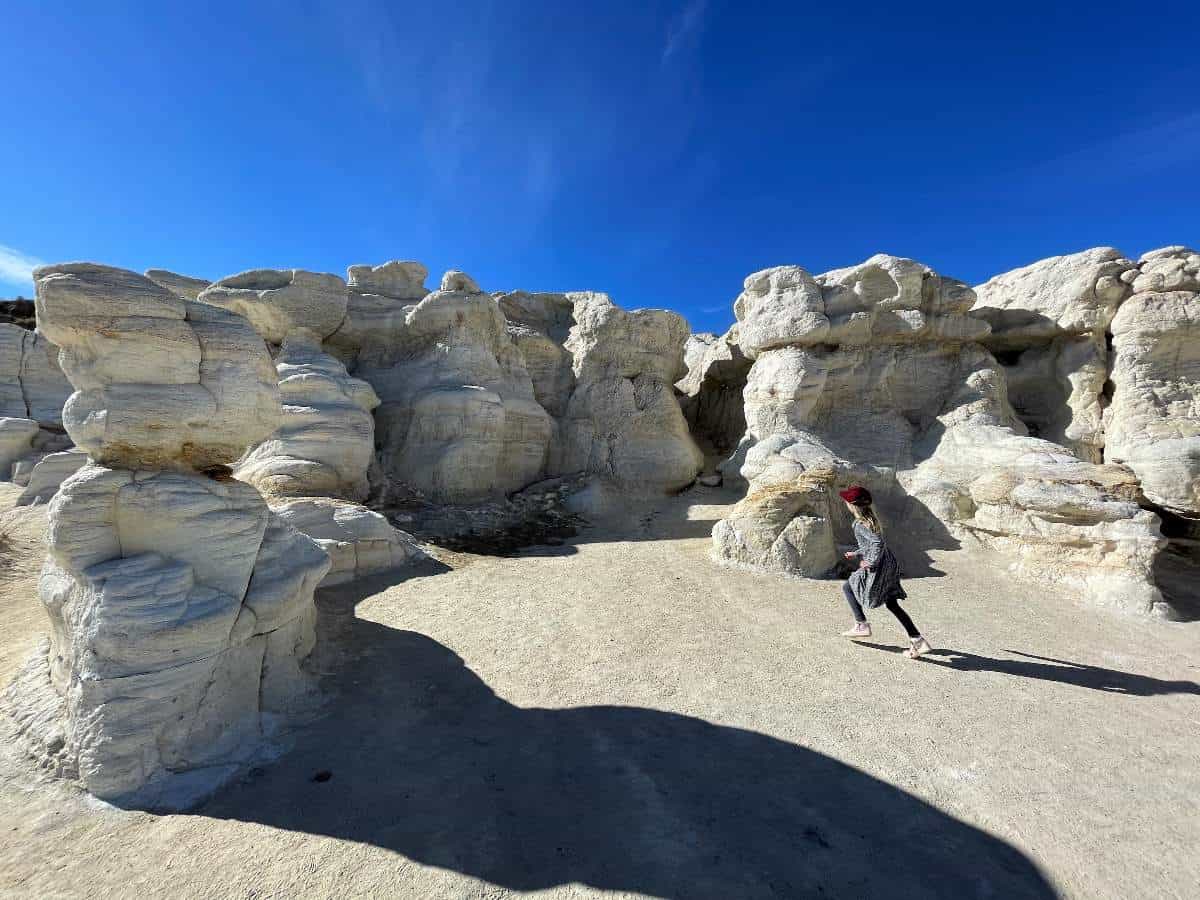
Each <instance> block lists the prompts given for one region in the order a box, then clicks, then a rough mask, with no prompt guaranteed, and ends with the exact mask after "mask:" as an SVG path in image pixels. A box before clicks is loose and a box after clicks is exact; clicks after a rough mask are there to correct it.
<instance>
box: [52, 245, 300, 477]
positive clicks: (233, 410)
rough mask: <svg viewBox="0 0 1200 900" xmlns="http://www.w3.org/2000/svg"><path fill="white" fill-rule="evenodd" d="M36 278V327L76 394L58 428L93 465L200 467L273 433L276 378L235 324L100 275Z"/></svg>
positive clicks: (80, 266) (135, 278) (114, 273)
mask: <svg viewBox="0 0 1200 900" xmlns="http://www.w3.org/2000/svg"><path fill="white" fill-rule="evenodd" d="M39 271H40V274H39V275H38V277H37V279H36V283H37V287H38V297H37V305H38V321H39V322H40V323H41V326H42V329H43V330H44V331H45V333H46V336H47V337H48V338H49V339H50V340H52V341H54V342H55V343H56V344H58V345H59V347H60V348H61V351H60V354H59V362H60V363H61V365H62V368H63V372H64V373H65V374H66V376H67V378H68V379H70V381H71V383H72V384H73V385H74V386H75V389H76V390H75V393H74V394H72V395H71V398H70V399H69V400H68V401H67V403H66V405H65V407H64V409H63V424H64V425H65V426H66V429H67V431H68V432H69V433H70V434H71V437H72V438H73V439H74V441H75V444H76V446H78V447H79V448H80V449H82V450H84V451H85V452H87V453H88V455H89V456H90V457H91V458H92V459H93V460H95V461H96V462H98V463H101V464H104V465H109V466H113V467H119V468H127V469H135V470H136V469H159V468H178V469H201V468H204V467H206V466H209V465H214V464H222V463H227V462H229V461H231V460H232V459H236V458H237V457H238V456H239V455H240V454H241V452H242V450H243V449H244V448H245V447H246V445H247V444H249V443H254V442H257V441H259V440H261V439H262V438H263V437H265V436H266V435H267V434H270V432H271V431H273V430H274V427H275V425H276V424H277V423H278V421H279V389H278V386H277V385H276V383H275V372H274V370H273V369H272V368H271V364H270V357H269V356H268V355H267V354H266V352H265V350H264V349H263V346H262V341H261V340H260V339H259V338H258V337H257V335H255V334H254V332H253V331H252V330H251V329H249V328H248V327H247V326H246V323H245V320H244V319H242V318H241V317H240V316H237V315H234V314H232V313H229V312H226V311H225V310H221V309H217V308H215V307H212V306H209V305H207V304H203V303H194V302H191V301H186V300H181V299H179V298H178V297H176V296H174V295H173V294H170V293H169V292H167V291H166V290H165V289H163V288H161V287H159V286H158V285H156V284H155V283H154V282H152V281H150V280H149V279H147V278H144V277H142V276H141V275H137V274H135V273H133V272H126V271H123V270H120V269H113V268H109V267H107V266H100V265H95V264H92V263H70V264H64V265H61V266H56V267H46V268H44V269H41V270H39Z"/></svg>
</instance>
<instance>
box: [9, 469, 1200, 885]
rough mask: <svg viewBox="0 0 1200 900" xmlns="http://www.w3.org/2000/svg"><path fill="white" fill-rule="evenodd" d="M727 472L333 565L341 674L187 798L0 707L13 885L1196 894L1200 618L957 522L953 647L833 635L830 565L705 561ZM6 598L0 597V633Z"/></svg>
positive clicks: (915, 605)
mask: <svg viewBox="0 0 1200 900" xmlns="http://www.w3.org/2000/svg"><path fill="white" fill-rule="evenodd" d="M730 499H731V498H729V497H727V496H725V495H722V494H721V493H720V492H718V491H715V490H705V489H698V490H696V491H693V492H691V493H690V494H688V495H685V496H684V497H681V498H676V499H674V500H670V501H664V502H663V503H661V504H658V505H657V506H656V507H647V508H644V509H641V508H638V509H632V508H631V509H630V510H629V513H628V516H627V518H626V522H629V523H634V524H633V525H631V526H627V528H626V533H625V534H624V535H620V534H616V533H614V532H612V531H606V530H605V529H600V528H597V529H592V530H589V531H587V532H585V533H584V534H582V535H581V536H580V538H579V539H578V540H575V541H573V542H571V543H570V544H568V545H567V546H565V547H554V548H545V549H544V552H543V553H538V552H536V551H534V552H530V553H528V554H526V555H525V556H523V557H521V558H518V559H498V558H487V557H471V556H466V555H462V554H459V555H456V556H455V557H454V558H453V559H451V560H448V562H450V564H451V565H453V566H455V568H454V569H453V571H447V572H442V573H441V574H433V573H432V572H430V571H425V572H421V573H415V574H412V575H411V576H410V577H408V578H407V579H406V580H403V581H401V582H400V583H395V584H391V585H388V584H387V583H386V582H375V583H372V584H367V585H355V586H351V588H349V589H346V590H342V591H339V592H325V593H324V594H323V595H322V596H321V597H320V600H319V602H320V606H321V612H322V621H321V629H322V636H323V641H322V646H321V648H320V649H319V651H318V654H317V656H316V658H315V659H314V668H316V669H317V670H318V671H321V672H325V673H328V674H326V675H325V685H326V687H327V689H328V690H329V691H330V693H331V695H333V696H335V697H336V698H337V699H336V701H334V702H332V703H331V704H330V706H329V710H328V714H327V715H326V716H325V717H324V718H322V719H320V720H319V721H317V722H314V723H312V724H311V725H309V726H308V727H306V728H304V729H301V730H300V731H299V733H298V734H297V735H296V737H295V741H294V747H293V749H292V750H291V751H290V752H289V753H287V754H286V755H285V756H283V757H282V758H281V759H280V760H279V761H278V762H277V763H276V764H274V765H272V766H269V767H265V768H264V769H262V770H259V771H256V772H254V773H252V774H251V775H250V776H248V777H247V778H246V779H245V780H244V782H243V783H240V784H238V785H234V786H232V787H230V788H229V789H227V790H225V791H224V792H223V793H221V794H220V795H218V796H217V797H215V798H213V800H212V801H210V802H209V803H208V804H207V805H206V806H205V807H203V808H202V809H200V810H198V811H196V812H195V813H192V814H189V815H173V816H154V815H149V814H145V813H139V812H126V811H121V810H116V809H112V808H110V807H106V806H104V805H102V804H99V803H97V802H96V801H93V800H89V799H87V798H86V797H83V796H81V795H80V794H78V792H75V791H73V790H71V789H70V788H68V787H66V786H64V785H61V784H48V783H45V782H39V781H38V779H37V778H36V776H35V775H34V774H32V773H31V772H30V771H29V769H28V768H27V767H26V765H25V764H24V763H23V762H22V761H21V760H20V759H19V757H18V755H17V754H16V752H15V751H14V748H13V746H12V744H11V741H5V742H4V743H3V745H0V834H3V835H4V840H3V841H2V842H0V892H2V893H5V894H6V895H12V896H36V897H55V896H88V897H106V896H111V897H128V896H139V897H160V896H163V897H165V896H188V897H256V898H264V897H296V896H317V897H360V896H366V897H419V898H435V897H500V896H507V895H509V894H511V893H519V892H523V891H533V890H541V891H545V894H544V895H545V896H552V897H582V896H597V895H599V894H600V893H601V892H602V891H606V892H613V893H609V894H606V896H613V895H616V896H639V895H649V896H664V897H679V898H685V897H686V898H691V897H711V898H717V897H721V898H737V897H770V896H779V897H803V896H827V897H851V896H853V897H910V896H911V897H935V896H954V897H996V898H1013V897H1046V896H1053V895H1054V894H1055V893H1057V894H1060V895H1065V896H1072V897H1080V898H1083V897H1087V898H1095V897H1111V898H1135V897H1155V898H1159V897H1178V898H1185V897H1188V898H1190V897H1194V896H1195V890H1196V885H1197V884H1198V883H1200V858H1198V857H1197V855H1196V853H1195V847H1196V846H1197V845H1198V844H1200V746H1198V743H1197V741H1196V734H1197V733H1200V686H1198V684H1197V682H1200V624H1198V623H1192V624H1185V625H1179V624H1163V623H1156V622H1145V621H1139V620H1130V619H1126V618H1122V617H1118V616H1116V615H1114V614H1110V613H1106V612H1103V611H1096V610H1091V609H1084V608H1079V607H1077V606H1076V605H1074V604H1073V603H1071V602H1070V601H1067V600H1063V599H1059V598H1056V597H1055V596H1052V595H1047V593H1046V592H1045V591H1042V590H1040V589H1039V588H1037V587H1036V586H1030V585H1027V584H1016V583H1012V582H1011V581H1010V580H1009V578H1008V577H1007V576H1006V575H1005V573H1003V572H1002V571H997V570H995V569H992V568H988V567H987V566H985V565H981V564H980V563H979V562H978V561H977V560H972V559H969V558H968V557H967V556H966V555H965V554H961V553H960V554H947V553H942V554H935V561H936V563H937V565H938V566H939V567H940V568H941V569H942V570H943V571H944V572H945V573H946V575H945V577H940V578H933V577H931V578H921V579H917V580H914V581H911V582H909V584H908V587H909V592H910V594H911V595H912V598H913V599H912V601H911V603H910V604H908V606H909V609H910V612H911V613H912V615H913V617H914V619H915V620H916V621H917V623H918V625H921V626H922V627H923V628H924V629H925V630H926V632H927V634H929V636H930V637H931V639H932V642H933V644H934V645H935V646H936V647H940V648H949V649H947V650H944V652H941V653H939V654H938V656H937V657H935V658H931V659H929V660H928V661H922V662H911V661H908V660H905V659H903V658H902V657H901V656H900V655H899V653H898V652H896V651H897V650H898V649H899V648H900V647H901V644H902V641H901V638H902V634H901V632H900V630H899V628H898V626H896V624H895V623H894V622H892V621H889V620H888V617H887V614H886V613H884V614H883V615H882V616H874V617H873V624H874V625H875V630H876V638H875V639H874V640H872V641H871V642H869V643H865V644H861V645H857V646H856V645H854V644H851V643H849V642H847V641H845V640H844V639H841V638H839V637H837V636H836V634H837V632H838V631H839V630H840V629H841V628H843V627H845V626H846V624H847V618H848V617H847V614H846V613H845V611H844V610H843V609H842V606H841V603H842V601H841V600H840V597H839V593H838V590H837V585H836V584H835V583H831V582H811V581H807V582H796V581H789V580H785V579H781V578H776V577H769V576H762V575H751V574H746V573H741V572H735V571H730V570H726V569H720V568H717V567H715V566H714V565H713V564H712V563H711V562H710V561H709V559H708V546H709V541H708V533H709V531H710V529H711V525H712V521H713V520H715V519H716V518H717V517H718V516H719V515H720V513H721V510H722V509H723V506H722V505H721V504H723V503H725V502H727V501H728V500H730ZM0 552H2V551H0ZM11 583H12V582H6V584H11ZM21 607H33V608H35V609H36V596H35V595H32V594H30V593H29V592H28V590H27V589H23V590H21V591H18V592H17V595H16V596H14V594H13V592H12V591H9V593H7V594H6V595H5V596H3V598H0V617H2V618H0V622H3V623H4V625H5V631H4V633H3V636H2V638H0V664H3V665H6V666H7V665H8V663H7V660H8V659H10V658H16V654H13V653H12V652H11V651H10V649H9V648H10V647H11V646H20V647H27V646H28V645H29V643H30V641H32V640H34V639H35V636H36V633H37V630H36V627H35V626H34V625H33V624H31V623H36V622H38V621H40V620H38V619H37V618H36V617H33V616H30V615H28V614H27V613H21V612H17V610H18V608H21ZM38 613H39V614H40V610H39V611H38ZM13 623H16V624H13ZM21 623H26V624H24V625H22V624H21ZM22 652H24V651H22ZM3 654H7V655H3Z"/></svg>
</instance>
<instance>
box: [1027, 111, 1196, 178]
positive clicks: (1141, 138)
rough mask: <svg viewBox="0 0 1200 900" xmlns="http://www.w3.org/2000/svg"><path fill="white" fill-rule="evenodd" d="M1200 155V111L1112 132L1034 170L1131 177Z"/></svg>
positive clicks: (1052, 173) (1078, 175) (1184, 164)
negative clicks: (1132, 128)
mask: <svg viewBox="0 0 1200 900" xmlns="http://www.w3.org/2000/svg"><path fill="white" fill-rule="evenodd" d="M1197 159H1200V111H1191V112H1188V113H1185V114H1183V115H1180V116H1176V117H1175V118H1172V119H1169V120H1166V121H1160V122H1157V123H1154V124H1151V125H1147V126H1145V127H1143V128H1140V129H1136V130H1132V131H1125V132H1118V133H1117V134H1114V135H1113V136H1111V137H1109V138H1107V139H1105V140H1102V141H1098V142H1095V143H1092V144H1088V145H1086V146H1084V147H1080V148H1079V149H1077V150H1075V151H1073V152H1071V153H1067V154H1064V155H1061V156H1056V157H1054V158H1052V159H1048V160H1045V161H1043V162H1041V163H1039V164H1037V165H1036V166H1034V167H1033V169H1032V173H1033V174H1040V175H1047V176H1051V177H1062V176H1064V175H1069V176H1070V177H1071V178H1074V179H1081V178H1087V179H1094V180H1105V181H1111V180H1115V179H1123V180H1132V179H1134V178H1140V177H1143V176H1145V175H1149V174H1151V173H1154V172H1159V171H1161V170H1163V169H1171V168H1176V167H1178V168H1180V169H1182V168H1184V167H1187V166H1194V165H1195V163H1196V160H1197Z"/></svg>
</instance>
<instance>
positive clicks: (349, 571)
mask: <svg viewBox="0 0 1200 900" xmlns="http://www.w3.org/2000/svg"><path fill="white" fill-rule="evenodd" d="M271 510H272V511H273V512H274V513H275V514H276V515H278V516H279V518H280V519H282V520H283V521H285V522H287V523H288V524H289V525H291V526H292V527H293V528H295V529H296V530H297V531H299V532H302V533H303V534H306V535H308V536H309V537H310V538H312V539H313V540H314V541H316V542H317V544H318V545H319V546H320V547H321V549H323V550H324V551H325V552H326V553H328V554H329V558H330V560H331V566H330V569H329V573H328V574H327V575H326V576H325V578H324V580H323V581H322V582H321V584H320V586H321V587H329V586H331V585H335V584H342V583H344V582H347V581H352V580H354V579H355V578H362V577H364V576H367V575H376V574H379V573H381V572H388V571H392V570H394V569H398V568H401V567H403V566H406V565H409V564H410V563H412V562H416V561H417V560H420V559H424V558H425V557H426V554H425V551H423V550H422V549H421V548H420V547H418V546H417V543H416V541H414V540H413V538H412V536H411V535H409V534H407V533H406V532H403V531H400V530H398V529H396V528H393V527H392V526H391V525H390V524H389V523H388V520H387V519H385V518H384V517H383V516H381V515H380V514H379V513H377V512H372V511H371V510H369V509H366V508H365V507H362V506H359V505H358V504H356V503H346V502H343V501H340V500H331V499H328V498H324V497H305V498H302V499H297V500H283V501H279V502H276V503H273V504H272V506H271Z"/></svg>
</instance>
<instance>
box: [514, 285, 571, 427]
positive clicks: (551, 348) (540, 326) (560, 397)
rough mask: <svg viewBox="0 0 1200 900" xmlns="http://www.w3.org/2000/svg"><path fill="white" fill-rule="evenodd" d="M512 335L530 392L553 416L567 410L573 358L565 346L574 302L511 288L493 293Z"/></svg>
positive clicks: (561, 296)
mask: <svg viewBox="0 0 1200 900" xmlns="http://www.w3.org/2000/svg"><path fill="white" fill-rule="evenodd" d="M495 296H496V302H497V303H498V304H499V305H500V312H501V313H503V314H504V319H505V322H506V323H507V328H508V335H509V337H510V338H512V341H513V343H514V344H516V345H517V349H518V350H520V351H521V356H522V357H523V358H524V360H525V368H526V370H528V372H529V378H530V380H531V381H532V382H533V395H534V397H536V398H537V402H538V403H540V404H541V405H542V407H543V408H544V409H545V410H546V412H548V413H550V415H551V416H553V417H554V418H555V420H558V419H561V418H562V417H563V416H564V415H566V412H567V404H568V403H569V402H570V400H571V393H572V392H573V391H574V390H575V371H574V369H573V367H572V366H573V363H574V359H573V357H572V356H571V353H570V352H569V351H568V350H567V348H566V343H567V338H568V337H569V336H570V333H571V327H572V326H573V325H574V324H575V304H574V303H573V302H572V300H571V298H570V297H569V296H568V295H566V294H551V293H529V292H527V291H512V292H508V293H499V294H496V295H495Z"/></svg>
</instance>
